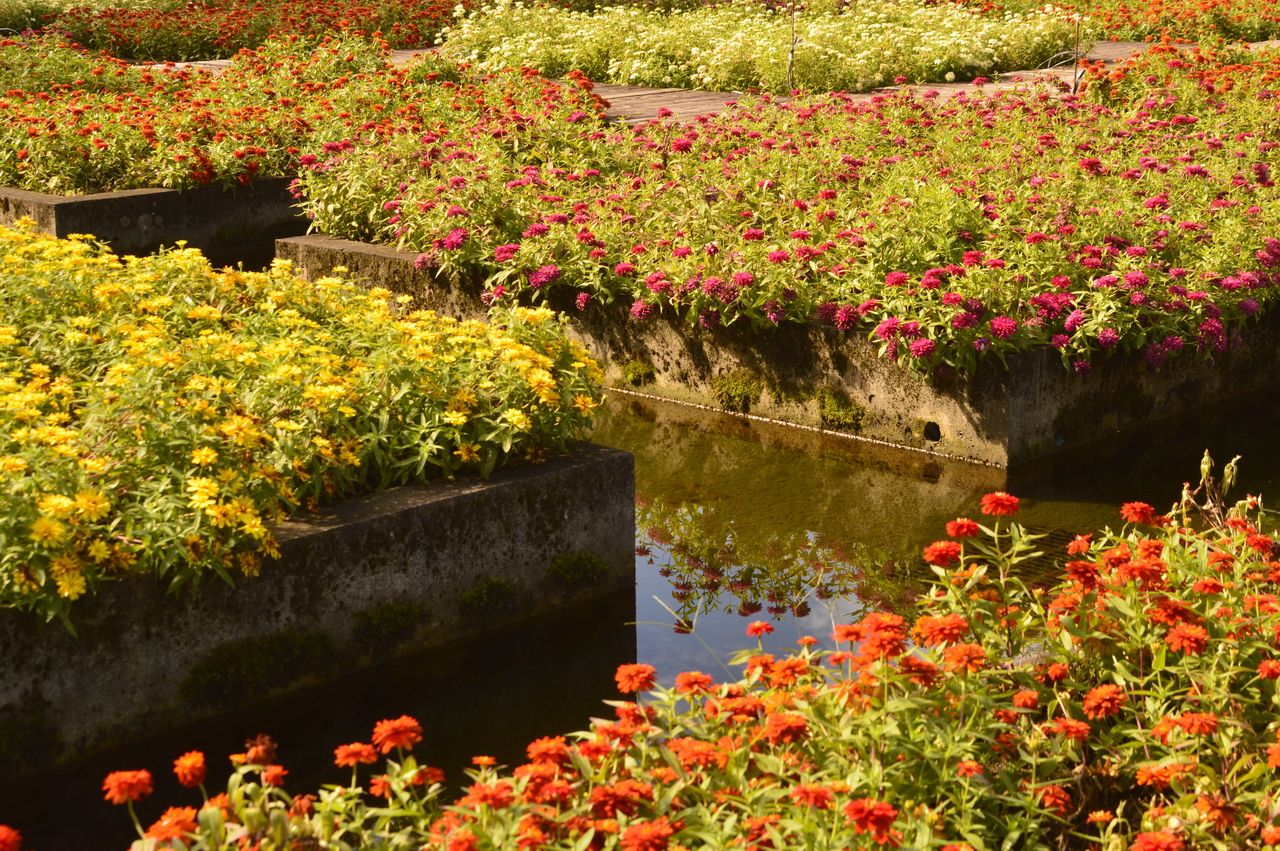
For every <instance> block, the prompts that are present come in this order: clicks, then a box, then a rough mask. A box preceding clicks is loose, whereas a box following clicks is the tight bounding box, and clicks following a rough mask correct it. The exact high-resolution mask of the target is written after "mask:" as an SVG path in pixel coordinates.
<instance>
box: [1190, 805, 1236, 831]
mask: <svg viewBox="0 0 1280 851" xmlns="http://www.w3.org/2000/svg"><path fill="white" fill-rule="evenodd" d="M1196 809H1197V810H1199V811H1200V816H1201V818H1202V819H1203V820H1204V821H1205V823H1206V824H1208V826H1209V831H1210V832H1211V833H1216V834H1218V835H1219V836H1221V835H1222V834H1224V833H1226V832H1227V831H1228V830H1230V829H1231V828H1233V827H1235V824H1236V816H1237V815H1238V814H1239V812H1240V808H1239V807H1237V806H1236V805H1235V804H1232V803H1230V802H1229V801H1227V799H1226V798H1223V797H1222V796H1221V795H1201V796H1200V797H1199V798H1197V799H1196Z"/></svg>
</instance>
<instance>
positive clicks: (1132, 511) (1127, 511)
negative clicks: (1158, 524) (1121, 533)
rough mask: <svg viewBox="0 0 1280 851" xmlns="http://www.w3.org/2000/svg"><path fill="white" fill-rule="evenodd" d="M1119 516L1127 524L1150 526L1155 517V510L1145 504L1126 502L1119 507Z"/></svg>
mask: <svg viewBox="0 0 1280 851" xmlns="http://www.w3.org/2000/svg"><path fill="white" fill-rule="evenodd" d="M1120 516H1121V517H1123V518H1124V519H1125V520H1126V521H1128V522H1129V523H1141V524H1143V525H1150V524H1151V521H1152V520H1153V519H1154V518H1155V516H1156V510H1155V508H1153V507H1152V506H1150V505H1147V504H1146V503H1145V502H1126V503H1125V504H1124V505H1122V506H1120Z"/></svg>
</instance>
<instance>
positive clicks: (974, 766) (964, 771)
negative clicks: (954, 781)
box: [956, 759, 982, 777]
mask: <svg viewBox="0 0 1280 851" xmlns="http://www.w3.org/2000/svg"><path fill="white" fill-rule="evenodd" d="M981 773H982V763H980V762H977V761H975V760H972V759H965V760H961V761H960V762H958V763H956V774H958V775H959V776H961V777H972V776H973V775H975V774H981Z"/></svg>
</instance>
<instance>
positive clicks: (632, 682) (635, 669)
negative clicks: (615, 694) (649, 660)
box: [614, 665, 658, 694]
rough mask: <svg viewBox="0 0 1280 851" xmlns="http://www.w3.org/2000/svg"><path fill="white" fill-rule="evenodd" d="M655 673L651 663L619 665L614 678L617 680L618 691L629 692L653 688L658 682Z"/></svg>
mask: <svg viewBox="0 0 1280 851" xmlns="http://www.w3.org/2000/svg"><path fill="white" fill-rule="evenodd" d="M657 674H658V672H657V670H656V669H655V668H654V667H653V666H652V665H619V666H618V673H616V674H615V675H614V679H615V680H617V681H618V691H620V692H622V693H623V694H631V693H632V692H636V691H648V690H649V689H651V688H653V687H654V685H655V684H656V683H657V682H658V677H657Z"/></svg>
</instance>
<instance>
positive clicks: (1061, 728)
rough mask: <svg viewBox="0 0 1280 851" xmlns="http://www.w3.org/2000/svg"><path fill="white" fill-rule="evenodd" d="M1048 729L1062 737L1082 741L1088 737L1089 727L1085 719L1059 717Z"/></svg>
mask: <svg viewBox="0 0 1280 851" xmlns="http://www.w3.org/2000/svg"><path fill="white" fill-rule="evenodd" d="M1049 729H1051V730H1053V732H1055V733H1057V734H1058V735H1060V736H1063V737H1064V738H1068V739H1074V740H1076V741H1077V742H1083V741H1084V740H1085V739H1087V738H1089V730H1090V727H1089V722H1087V721H1077V720H1076V719H1074V718H1059V719H1057V720H1056V721H1054V722H1053V726H1052V727H1050V728H1049Z"/></svg>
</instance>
